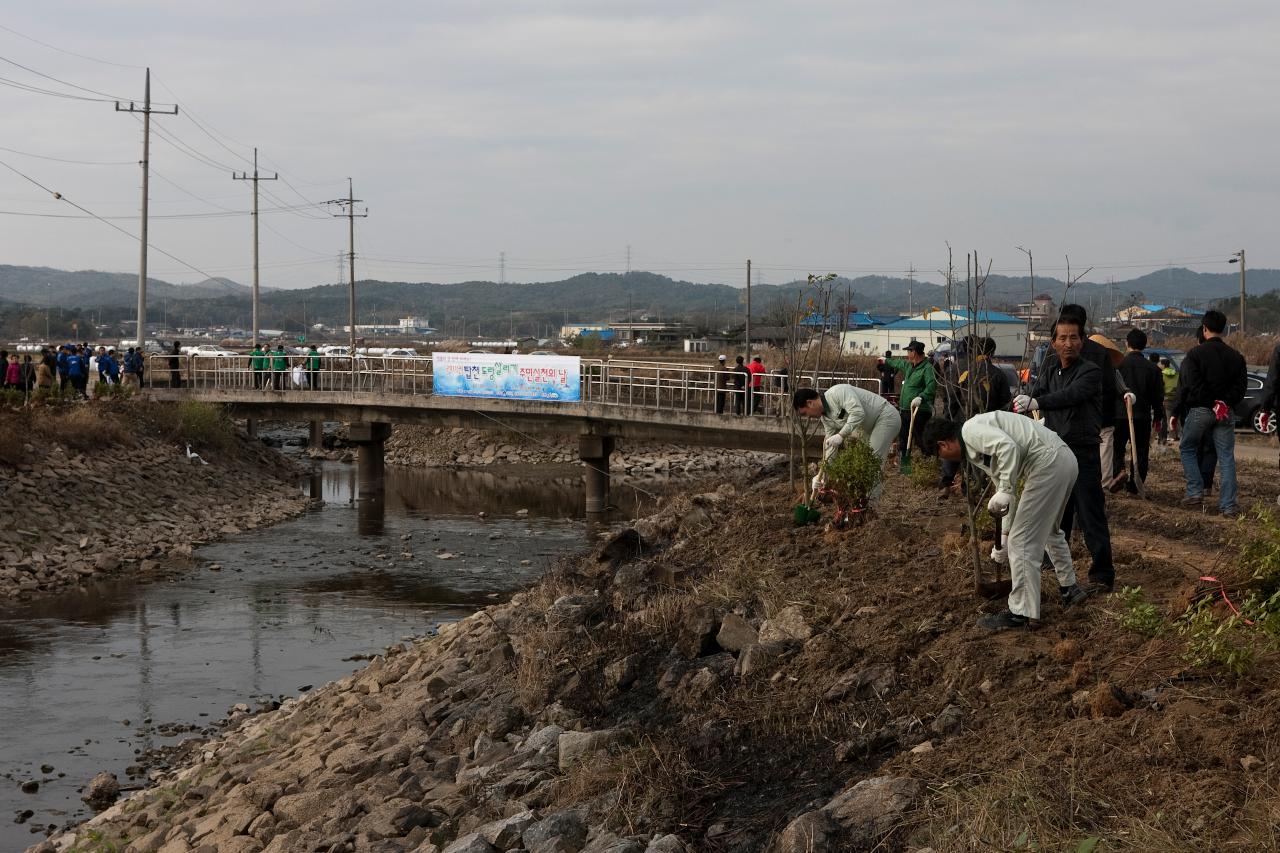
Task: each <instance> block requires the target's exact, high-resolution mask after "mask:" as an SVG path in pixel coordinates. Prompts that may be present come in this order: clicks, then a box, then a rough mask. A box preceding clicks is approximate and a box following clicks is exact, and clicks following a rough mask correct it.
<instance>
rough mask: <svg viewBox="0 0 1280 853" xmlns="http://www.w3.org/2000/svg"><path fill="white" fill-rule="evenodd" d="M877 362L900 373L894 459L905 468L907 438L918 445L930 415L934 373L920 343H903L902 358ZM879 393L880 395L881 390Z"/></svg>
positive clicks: (908, 453) (935, 385) (935, 381)
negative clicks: (905, 351)
mask: <svg viewBox="0 0 1280 853" xmlns="http://www.w3.org/2000/svg"><path fill="white" fill-rule="evenodd" d="M880 362H881V364H880V365H879V367H892V368H893V369H894V372H895V373H901V374H902V395H901V396H900V397H899V398H898V414H900V415H901V416H902V429H901V430H899V431H898V458H899V459H901V460H902V464H903V465H904V466H906V465H907V464H908V463H909V461H910V459H911V447H910V446H909V445H908V443H907V438H908V436H910V437H913V438H915V439H916V441H917V442H918V441H919V439H920V437H921V436H923V435H924V428H925V426H926V425H928V423H929V418H930V417H931V416H932V415H933V400H934V397H936V396H937V393H938V378H937V374H936V373H934V369H933V362H932V361H930V360H929V359H927V358H925V357H924V344H923V343H921V342H920V341H912V342H911V343H909V344H907V357H906V358H882V359H880ZM881 376H882V377H883V376H884V371H881ZM880 394H881V396H884V391H881V392H880ZM913 418H914V419H915V423H914V424H913V423H912V419H913ZM903 470H906V468H905V467H904V468H903Z"/></svg>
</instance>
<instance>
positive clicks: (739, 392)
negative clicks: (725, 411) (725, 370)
mask: <svg viewBox="0 0 1280 853" xmlns="http://www.w3.org/2000/svg"><path fill="white" fill-rule="evenodd" d="M742 361H743V359H742V356H738V357H737V358H736V359H734V365H733V413H734V414H735V415H738V416H739V417H741V416H742V413H743V411H744V410H745V408H746V400H747V393H748V392H747V380H748V379H750V378H751V371H749V370H747V366H746V365H745V364H743V363H742Z"/></svg>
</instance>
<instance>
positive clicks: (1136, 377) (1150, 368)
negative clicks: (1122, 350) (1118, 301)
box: [1111, 329, 1164, 494]
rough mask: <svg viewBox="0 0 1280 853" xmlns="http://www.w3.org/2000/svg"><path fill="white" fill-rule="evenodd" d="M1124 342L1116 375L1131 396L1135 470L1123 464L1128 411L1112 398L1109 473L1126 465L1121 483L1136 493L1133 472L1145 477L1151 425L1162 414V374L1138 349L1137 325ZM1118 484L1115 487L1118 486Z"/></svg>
mask: <svg viewBox="0 0 1280 853" xmlns="http://www.w3.org/2000/svg"><path fill="white" fill-rule="evenodd" d="M1124 340H1125V344H1126V345H1127V346H1128V347H1129V352H1128V353H1127V354H1126V355H1125V357H1124V361H1121V362H1120V367H1118V368H1117V370H1119V371H1120V378H1121V379H1123V380H1124V384H1125V385H1126V386H1128V388H1129V392H1130V393H1131V394H1132V395H1133V397H1134V402H1133V455H1134V456H1135V457H1137V460H1138V470H1137V472H1134V471H1133V470H1131V469H1132V467H1133V466H1131V465H1129V466H1126V464H1125V451H1126V449H1127V447H1128V444H1129V438H1130V437H1129V412H1128V411H1127V410H1126V409H1125V403H1124V400H1123V399H1121V400H1117V401H1116V447H1115V453H1114V459H1113V461H1112V466H1111V473H1112V475H1113V476H1118V475H1119V474H1120V472H1121V471H1124V470H1126V467H1127V468H1129V469H1130V470H1129V478H1128V482H1127V483H1126V484H1125V487H1126V488H1127V489H1128V491H1129V493H1130V494H1137V493H1138V485H1137V483H1136V482H1134V477H1135V476H1137V477H1139V478H1141V479H1142V481H1143V482H1144V483H1145V482H1146V481H1147V470H1148V463H1149V462H1150V458H1151V425H1152V423H1154V422H1155V421H1158V420H1159V419H1160V418H1161V417H1162V416H1163V415H1164V378H1163V377H1162V376H1161V375H1160V368H1158V367H1156V366H1155V365H1154V364H1152V363H1151V361H1150V359H1148V358H1147V357H1146V356H1145V355H1143V353H1142V351H1143V350H1144V349H1146V348H1147V333H1146V332H1144V331H1142V330H1141V329H1130V330H1129V334H1127V335H1125V339H1124ZM1118 488H1119V486H1117V487H1116V489H1118Z"/></svg>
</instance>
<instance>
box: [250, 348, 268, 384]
mask: <svg viewBox="0 0 1280 853" xmlns="http://www.w3.org/2000/svg"><path fill="white" fill-rule="evenodd" d="M249 370H251V371H252V372H253V387H254V388H261V387H262V386H263V384H264V382H265V380H266V378H267V356H266V354H265V353H263V352H262V344H254V345H253V349H252V350H250V351H249Z"/></svg>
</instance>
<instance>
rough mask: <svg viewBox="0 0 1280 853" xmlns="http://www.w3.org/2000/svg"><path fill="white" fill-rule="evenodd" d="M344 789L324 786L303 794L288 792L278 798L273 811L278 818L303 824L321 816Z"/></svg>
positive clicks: (298, 824)
mask: <svg viewBox="0 0 1280 853" xmlns="http://www.w3.org/2000/svg"><path fill="white" fill-rule="evenodd" d="M340 796H342V791H341V790H340V789H338V788H322V789H320V790H318V791H306V792H304V793H301V794H288V795H286V796H283V797H281V798H280V799H278V800H276V802H275V805H273V806H272V807H271V811H272V813H273V814H275V816H276V817H277V818H280V819H281V820H287V821H289V822H290V823H292V824H294V825H295V826H302V825H303V824H305V823H310V822H311V821H313V820H315V819H316V818H319V817H321V816H322V815H323V814H324V813H325V810H326V809H328V808H329V806H330V805H332V804H333V802H334V801H335V800H337V799H338V797H340Z"/></svg>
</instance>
